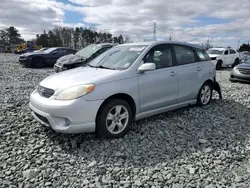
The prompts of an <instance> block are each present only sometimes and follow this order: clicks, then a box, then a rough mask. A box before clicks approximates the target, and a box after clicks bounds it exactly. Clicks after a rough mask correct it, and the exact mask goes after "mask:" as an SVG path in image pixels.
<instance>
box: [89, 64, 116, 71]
mask: <svg viewBox="0 0 250 188" xmlns="http://www.w3.org/2000/svg"><path fill="white" fill-rule="evenodd" d="M87 66H90V67H93V68H100V69H109V70H116V69H115V68H111V67H104V66H102V65H99V66H94V65H90V64H87Z"/></svg>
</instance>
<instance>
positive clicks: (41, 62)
mask: <svg viewBox="0 0 250 188" xmlns="http://www.w3.org/2000/svg"><path fill="white" fill-rule="evenodd" d="M32 65H33V66H34V67H35V68H43V67H44V60H43V58H40V57H36V58H34V59H32Z"/></svg>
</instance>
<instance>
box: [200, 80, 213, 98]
mask: <svg viewBox="0 0 250 188" xmlns="http://www.w3.org/2000/svg"><path fill="white" fill-rule="evenodd" d="M205 83H209V84H211V86H212V89H214V81H213V80H211V79H207V80H206V81H205V82H203V84H202V85H201V86H200V87H199V90H198V92H197V95H196V98H198V95H199V92H200V89H201V87H202V86H203V85H204V84H205Z"/></svg>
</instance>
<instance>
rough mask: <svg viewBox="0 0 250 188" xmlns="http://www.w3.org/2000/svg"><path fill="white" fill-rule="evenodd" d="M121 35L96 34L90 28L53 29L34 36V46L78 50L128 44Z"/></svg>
mask: <svg viewBox="0 0 250 188" xmlns="http://www.w3.org/2000/svg"><path fill="white" fill-rule="evenodd" d="M128 40H129V39H128V38H125V39H124V37H123V36H122V35H119V36H112V34H110V33H107V32H97V31H96V30H95V29H93V28H91V27H86V28H82V27H76V28H69V27H55V28H54V29H53V30H49V31H48V32H46V31H44V32H43V33H42V34H38V35H37V36H36V44H37V45H41V46H44V47H45V46H46V47H53V46H64V47H71V48H75V49H79V48H82V47H85V46H87V45H89V44H93V43H106V42H108V43H118V44H123V43H125V42H128Z"/></svg>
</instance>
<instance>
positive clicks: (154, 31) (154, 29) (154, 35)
mask: <svg viewBox="0 0 250 188" xmlns="http://www.w3.org/2000/svg"><path fill="white" fill-rule="evenodd" d="M153 40H154V41H156V22H155V21H154V28H153Z"/></svg>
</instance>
